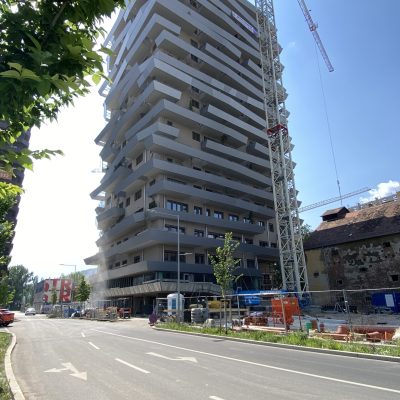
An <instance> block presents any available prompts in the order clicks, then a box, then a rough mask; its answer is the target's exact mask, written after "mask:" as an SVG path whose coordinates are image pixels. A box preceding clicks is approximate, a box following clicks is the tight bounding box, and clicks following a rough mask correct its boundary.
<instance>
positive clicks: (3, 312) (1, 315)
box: [0, 308, 14, 326]
mask: <svg viewBox="0 0 400 400" xmlns="http://www.w3.org/2000/svg"><path fill="white" fill-rule="evenodd" d="M12 322H14V313H13V312H11V311H10V310H7V309H6V308H0V326H8V325H10V324H11V323H12Z"/></svg>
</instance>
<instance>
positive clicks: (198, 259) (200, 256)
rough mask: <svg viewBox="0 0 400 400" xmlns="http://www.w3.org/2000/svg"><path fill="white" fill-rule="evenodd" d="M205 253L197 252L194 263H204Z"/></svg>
mask: <svg viewBox="0 0 400 400" xmlns="http://www.w3.org/2000/svg"><path fill="white" fill-rule="evenodd" d="M204 260H205V257H204V254H200V253H195V255H194V263H195V264H204Z"/></svg>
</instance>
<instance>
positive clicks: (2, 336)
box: [0, 332, 12, 400]
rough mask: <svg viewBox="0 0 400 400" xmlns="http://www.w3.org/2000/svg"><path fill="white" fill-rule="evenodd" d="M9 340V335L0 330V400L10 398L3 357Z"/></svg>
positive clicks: (8, 399)
mask: <svg viewBox="0 0 400 400" xmlns="http://www.w3.org/2000/svg"><path fill="white" fill-rule="evenodd" d="M10 342H11V335H10V334H9V333H6V332H0V359H1V360H2V361H1V364H0V400H11V399H12V396H11V393H10V387H9V386H8V382H7V377H6V373H5V370H4V357H5V354H6V351H7V348H8V346H9V345H10Z"/></svg>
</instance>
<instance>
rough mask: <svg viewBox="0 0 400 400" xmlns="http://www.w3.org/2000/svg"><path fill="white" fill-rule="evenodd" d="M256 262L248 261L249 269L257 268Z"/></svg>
mask: <svg viewBox="0 0 400 400" xmlns="http://www.w3.org/2000/svg"><path fill="white" fill-rule="evenodd" d="M255 267H256V262H255V260H253V259H247V268H255Z"/></svg>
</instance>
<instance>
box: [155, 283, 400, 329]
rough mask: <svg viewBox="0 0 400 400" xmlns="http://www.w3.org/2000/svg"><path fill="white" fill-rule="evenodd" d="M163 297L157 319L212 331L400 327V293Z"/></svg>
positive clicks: (383, 290)
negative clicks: (222, 327)
mask: <svg viewBox="0 0 400 400" xmlns="http://www.w3.org/2000/svg"><path fill="white" fill-rule="evenodd" d="M180 298H181V300H180V303H178V294H177V293H173V294H170V295H169V296H168V297H166V298H157V299H156V300H155V303H154V311H153V315H154V316H155V317H157V319H158V320H159V321H161V322H163V321H165V322H170V321H180V322H186V323H192V324H203V325H208V326H218V325H225V324H226V325H227V326H229V327H234V326H235V325H238V326H243V325H246V326H248V325H252V326H268V327H270V328H279V329H283V330H285V331H287V330H296V329H300V330H304V329H311V328H312V329H315V328H317V329H319V324H322V328H323V329H326V330H331V331H335V330H337V329H338V327H339V326H341V325H346V326H350V329H351V327H352V325H357V326H358V325H374V326H376V325H388V326H393V327H399V326H400V288H389V289H388V288H380V289H357V290H356V289H355V290H331V291H313V292H309V293H307V294H306V295H303V297H301V298H300V297H299V294H298V293H296V292H288V291H248V292H240V293H237V294H231V295H229V296H226V297H225V299H223V298H222V297H219V296H209V297H207V296H195V297H193V296H192V297H186V296H183V295H182V294H181V297H180Z"/></svg>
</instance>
